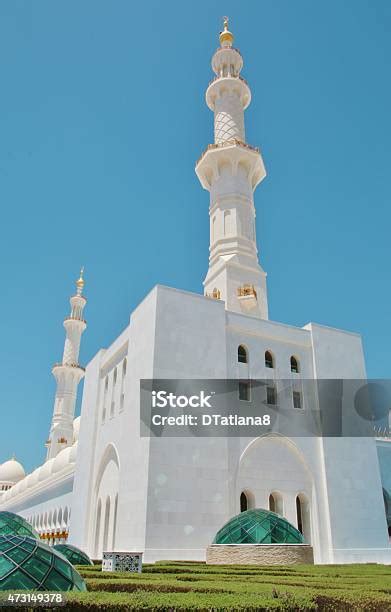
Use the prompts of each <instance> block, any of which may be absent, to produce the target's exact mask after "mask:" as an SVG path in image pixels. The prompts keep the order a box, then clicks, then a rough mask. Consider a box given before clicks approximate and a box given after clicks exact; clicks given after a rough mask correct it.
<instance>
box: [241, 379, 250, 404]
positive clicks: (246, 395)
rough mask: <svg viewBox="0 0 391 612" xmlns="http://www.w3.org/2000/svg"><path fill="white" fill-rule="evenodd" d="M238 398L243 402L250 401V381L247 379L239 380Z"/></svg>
mask: <svg viewBox="0 0 391 612" xmlns="http://www.w3.org/2000/svg"><path fill="white" fill-rule="evenodd" d="M239 399H240V400H243V401H245V402H249V401H250V382H249V381H248V380H239Z"/></svg>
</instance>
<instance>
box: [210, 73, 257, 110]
mask: <svg viewBox="0 0 391 612" xmlns="http://www.w3.org/2000/svg"><path fill="white" fill-rule="evenodd" d="M227 90H228V91H230V92H236V93H237V95H238V97H239V98H240V101H241V103H242V106H243V110H245V109H246V108H247V107H248V105H249V104H250V102H251V91H250V87H249V86H248V83H247V81H246V80H245V79H244V78H243V77H241V76H233V75H227V76H222V77H221V76H217V77H216V78H214V79H212V81H211V82H210V83H209V85H208V88H207V90H206V93H205V99H206V104H207V105H208V107H209V108H210V110H211V111H214V109H215V102H216V100H217V98H220V96H221V95H222V93H223V92H224V91H227Z"/></svg>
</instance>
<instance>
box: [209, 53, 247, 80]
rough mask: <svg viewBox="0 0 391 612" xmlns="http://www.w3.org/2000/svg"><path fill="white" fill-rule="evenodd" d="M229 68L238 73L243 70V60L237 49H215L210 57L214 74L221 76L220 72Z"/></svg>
mask: <svg viewBox="0 0 391 612" xmlns="http://www.w3.org/2000/svg"><path fill="white" fill-rule="evenodd" d="M231 66H233V67H234V70H235V71H236V72H237V73H239V72H240V71H241V69H242V68H243V58H242V54H241V53H240V51H239V49H236V48H235V47H219V48H218V49H216V51H215V53H214V55H213V57H212V70H213V72H214V73H215V74H217V75H221V72H222V71H224V70H225V69H227V68H230V67H231Z"/></svg>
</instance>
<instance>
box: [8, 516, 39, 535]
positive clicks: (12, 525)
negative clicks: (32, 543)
mask: <svg viewBox="0 0 391 612" xmlns="http://www.w3.org/2000/svg"><path fill="white" fill-rule="evenodd" d="M2 535H20V536H30V537H31V538H36V539H37V540H39V534H38V532H37V531H35V529H34V527H32V526H31V525H30V523H28V522H27V521H26V520H25V519H24V518H23V517H21V516H19V515H18V514H14V513H13V512H5V511H1V512H0V536H2Z"/></svg>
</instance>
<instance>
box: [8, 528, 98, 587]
mask: <svg viewBox="0 0 391 612" xmlns="http://www.w3.org/2000/svg"><path fill="white" fill-rule="evenodd" d="M0 590H1V591H7V590H12V591H19V590H34V591H35V590H39V591H86V590H87V587H86V585H85V582H84V580H83V578H82V577H81V576H80V574H79V573H78V572H77V571H76V570H75V569H74V567H73V566H72V565H71V564H70V563H69V561H68V560H67V559H65V557H63V556H62V554H61V553H59V552H57V551H55V550H53V549H52V548H50V547H49V546H47V545H46V544H44V543H43V542H40V541H38V540H35V539H34V538H29V537H21V536H16V535H2V536H0Z"/></svg>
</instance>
